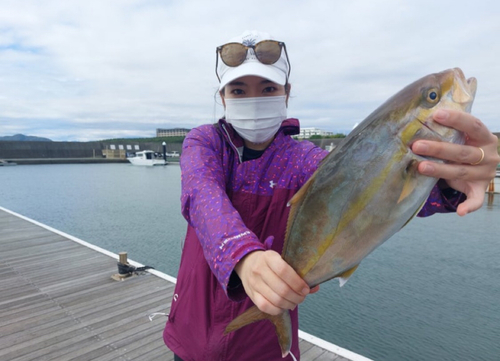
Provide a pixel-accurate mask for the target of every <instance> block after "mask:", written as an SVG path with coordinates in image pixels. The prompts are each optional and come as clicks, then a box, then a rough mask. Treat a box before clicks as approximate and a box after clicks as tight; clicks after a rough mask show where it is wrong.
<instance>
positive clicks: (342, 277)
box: [339, 264, 359, 287]
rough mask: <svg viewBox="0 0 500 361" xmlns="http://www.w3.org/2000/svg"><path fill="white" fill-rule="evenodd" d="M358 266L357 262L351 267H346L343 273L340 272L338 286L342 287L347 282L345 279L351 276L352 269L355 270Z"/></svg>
mask: <svg viewBox="0 0 500 361" xmlns="http://www.w3.org/2000/svg"><path fill="white" fill-rule="evenodd" d="M358 266H359V264H358V265H357V266H354V267H353V268H351V269H348V270H347V271H345V272H344V273H342V274H341V275H340V276H339V284H340V287H342V286H343V285H345V284H346V283H347V281H348V280H349V278H350V277H351V276H352V274H353V273H354V271H356V270H357V269H358Z"/></svg>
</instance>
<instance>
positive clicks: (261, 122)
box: [225, 95, 286, 143]
mask: <svg viewBox="0 0 500 361" xmlns="http://www.w3.org/2000/svg"><path fill="white" fill-rule="evenodd" d="M225 103H226V121H227V122H228V123H231V124H232V126H233V128H234V130H236V131H237V132H238V134H239V135H240V136H241V137H242V138H243V139H246V140H248V141H250V142H252V143H264V142H266V141H268V140H269V139H271V138H272V137H274V135H275V134H276V132H277V131H278V129H279V128H280V126H281V122H282V121H283V120H285V119H286V96H285V95H279V96H270V97H257V98H240V99H225Z"/></svg>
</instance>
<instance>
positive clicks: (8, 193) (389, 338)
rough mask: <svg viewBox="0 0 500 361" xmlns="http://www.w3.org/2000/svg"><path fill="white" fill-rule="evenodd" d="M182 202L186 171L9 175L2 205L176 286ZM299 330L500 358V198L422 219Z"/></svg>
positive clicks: (377, 356)
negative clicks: (172, 279)
mask: <svg viewBox="0 0 500 361" xmlns="http://www.w3.org/2000/svg"><path fill="white" fill-rule="evenodd" d="M179 198H180V171H179V167H178V166H177V165H169V166H167V167H155V168H141V167H134V166H132V165H129V164H102V165H96V164H92V165H33V166H17V167H1V168H0V206H2V207H5V208H7V209H10V210H13V211H15V212H18V213H20V214H23V215H25V216H27V217H30V218H33V219H35V220H37V221H39V222H42V223H45V224H47V225H49V226H52V227H54V228H57V229H59V230H61V231H63V232H66V233H69V234H71V235H74V236H76V237H78V238H81V239H83V240H85V241H88V242H90V243H93V244H95V245H98V246H100V247H103V248H105V249H108V250H110V251H112V252H115V253H118V252H121V251H127V252H128V253H129V257H130V258H131V259H133V260H135V261H138V262H141V263H144V264H147V265H151V266H153V267H155V268H156V269H158V270H161V271H163V272H165V273H168V274H171V275H173V276H176V275H177V268H178V264H179V259H180V254H181V246H182V240H183V236H184V232H185V229H186V222H185V220H184V219H183V218H182V216H181V215H180V211H179V210H180V201H179ZM300 322H301V329H302V330H304V331H306V332H309V333H311V334H314V335H316V336H318V337H321V338H323V339H325V340H327V341H330V342H333V343H334V344H337V345H339V346H341V347H344V348H347V349H350V350H352V351H354V352H357V353H360V354H362V355H365V356H367V357H370V358H373V359H374V360H394V361H401V360H426V361H427V360H454V361H456V360H492V361H498V360H500V195H496V196H495V198H494V199H493V202H492V203H491V204H490V205H487V204H485V206H484V207H483V208H482V209H481V210H480V211H478V212H476V213H474V214H471V215H468V216H466V217H464V218H460V217H458V216H456V215H455V214H447V215H435V216H432V217H430V218H426V219H416V220H414V221H412V222H411V223H410V224H409V225H408V226H407V227H405V228H404V229H403V230H402V231H401V232H399V233H398V234H397V235H396V236H394V237H393V238H392V239H391V240H389V241H388V242H386V243H385V244H384V245H382V246H381V247H380V248H378V249H377V250H376V251H375V252H374V253H373V254H371V255H370V256H369V257H367V258H366V259H365V260H364V261H363V263H362V264H361V266H360V267H359V269H358V270H357V271H356V273H355V274H354V276H353V277H352V278H351V280H350V281H349V282H348V283H347V285H346V286H344V287H343V288H339V287H338V283H337V282H336V281H331V282H327V283H325V284H323V285H322V286H321V291H320V292H319V293H318V294H315V295H312V296H311V297H309V298H308V300H306V302H305V303H304V304H303V305H302V306H301V318H300Z"/></svg>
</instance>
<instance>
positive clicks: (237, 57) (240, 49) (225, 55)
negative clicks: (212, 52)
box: [220, 43, 247, 66]
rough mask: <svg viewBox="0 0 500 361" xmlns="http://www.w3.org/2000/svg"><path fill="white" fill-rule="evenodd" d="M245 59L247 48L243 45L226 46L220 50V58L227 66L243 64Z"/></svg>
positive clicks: (232, 44)
mask: <svg viewBox="0 0 500 361" xmlns="http://www.w3.org/2000/svg"><path fill="white" fill-rule="evenodd" d="M246 57H247V48H246V47H245V46H244V45H243V44H238V43H231V44H226V45H224V46H223V47H222V49H221V50H220V58H221V59H222V61H223V62H224V64H226V65H227V66H238V65H241V64H243V62H244V61H245V59H246Z"/></svg>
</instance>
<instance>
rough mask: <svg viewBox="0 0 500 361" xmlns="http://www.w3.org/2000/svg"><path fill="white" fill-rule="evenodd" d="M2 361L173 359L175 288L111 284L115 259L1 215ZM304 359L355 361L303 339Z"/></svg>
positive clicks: (138, 282) (139, 281) (152, 281)
mask: <svg viewBox="0 0 500 361" xmlns="http://www.w3.org/2000/svg"><path fill="white" fill-rule="evenodd" d="M0 229H1V230H2V232H0V360H4V359H5V360H12V361H14V360H15V361H33V360H37V361H39V360H70V359H71V360H98V361H115V360H135V359H137V360H141V361H142V360H144V361H153V360H163V361H171V360H173V353H172V352H171V351H170V350H169V349H168V348H167V347H166V346H165V345H164V343H163V337H162V335H163V332H162V331H163V327H164V325H165V321H166V318H155V319H154V320H153V321H152V322H151V321H149V319H148V317H147V316H148V315H149V314H151V313H154V312H165V313H168V312H169V310H170V303H171V300H172V297H173V292H174V285H173V284H172V283H169V282H168V281H166V280H164V279H161V278H159V277H156V276H154V275H152V274H149V273H146V275H144V276H133V277H131V278H129V279H127V280H125V281H121V282H117V281H113V280H111V275H113V274H114V273H117V265H116V263H117V260H116V259H112V258H110V257H109V256H107V255H104V254H101V253H99V252H97V251H95V250H93V249H90V248H87V247H85V246H83V245H80V244H78V243H76V242H73V241H72V240H70V239H67V238H65V237H63V236H61V235H59V234H56V233H53V232H52V231H50V230H47V229H45V228H43V227H40V226H38V225H35V224H33V223H30V222H28V221H26V220H24V219H21V218H18V217H16V216H14V215H11V214H9V213H7V212H4V211H1V210H0ZM299 346H300V348H301V350H302V354H303V358H302V359H303V360H305V361H308V360H316V361H320V360H336V361H349V360H345V359H343V358H340V357H338V356H337V355H335V354H334V353H331V352H328V351H325V350H323V349H321V348H319V347H318V346H314V345H312V344H311V343H309V342H306V341H304V340H301V341H300V345H299Z"/></svg>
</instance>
